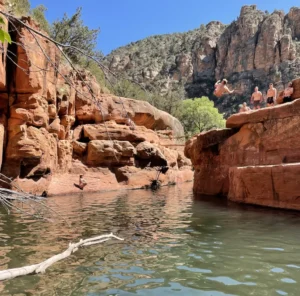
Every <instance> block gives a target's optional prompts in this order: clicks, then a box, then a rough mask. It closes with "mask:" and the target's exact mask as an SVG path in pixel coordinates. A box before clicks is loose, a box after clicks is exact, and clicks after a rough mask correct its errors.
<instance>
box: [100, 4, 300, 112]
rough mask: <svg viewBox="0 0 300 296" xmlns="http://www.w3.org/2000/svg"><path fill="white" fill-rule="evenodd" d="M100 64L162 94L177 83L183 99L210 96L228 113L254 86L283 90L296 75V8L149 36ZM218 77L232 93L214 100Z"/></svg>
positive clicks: (299, 17)
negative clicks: (184, 31)
mask: <svg viewBox="0 0 300 296" xmlns="http://www.w3.org/2000/svg"><path fill="white" fill-rule="evenodd" d="M298 40H299V41H298ZM105 63H106V64H107V65H108V66H109V68H110V69H111V70H112V71H114V72H122V73H124V74H125V75H126V76H127V77H130V78H132V79H134V80H136V81H138V82H139V83H142V84H143V85H145V86H146V87H148V88H150V89H158V90H160V92H161V93H162V94H163V93H166V92H167V91H168V90H170V89H173V88H175V87H176V89H178V85H182V86H183V87H185V89H186V92H187V96H188V97H200V96H203V95H205V96H209V97H210V98H212V99H214V100H215V102H216V105H217V106H218V107H219V109H220V111H222V112H226V113H227V114H230V113H232V112H236V111H237V109H238V105H239V104H240V103H241V102H243V101H244V100H249V97H250V95H251V93H252V91H253V89H254V87H255V86H256V85H257V86H259V87H260V88H261V89H262V90H263V91H264V92H265V91H266V90H267V86H268V84H269V82H274V84H275V86H276V87H277V88H278V89H282V88H284V85H285V84H286V83H287V82H288V81H290V80H291V79H293V78H295V77H297V76H299V75H300V8H296V7H293V8H291V9H290V11H289V13H288V14H287V15H285V14H284V12H283V11H274V12H273V13H272V14H268V13H267V12H262V11H260V10H257V8H256V6H255V5H251V6H244V7H242V9H241V13H240V16H239V18H238V19H237V20H236V21H234V22H232V23H231V24H230V25H224V24H222V23H220V22H217V21H213V22H210V23H209V24H207V25H206V26H204V25H202V26H201V27H200V28H198V29H195V30H193V31H189V32H186V33H175V34H168V35H158V36H152V37H149V38H146V39H143V40H141V41H138V42H134V43H131V44H129V45H127V46H124V47H120V48H118V49H116V50H114V51H113V52H112V53H111V54H109V55H108V56H106V58H105ZM223 77H226V78H227V79H228V80H229V83H230V87H231V88H234V89H236V94H235V95H231V96H224V97H223V98H222V99H219V100H218V99H216V98H213V96H212V92H213V85H214V82H215V81H216V80H218V79H221V78H223Z"/></svg>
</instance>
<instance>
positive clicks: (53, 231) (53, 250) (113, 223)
mask: <svg viewBox="0 0 300 296" xmlns="http://www.w3.org/2000/svg"><path fill="white" fill-rule="evenodd" d="M191 186H192V185H191V184H186V185H182V186H178V187H171V188H164V189H162V190H160V191H159V192H156V193H152V192H151V191H128V192H111V193H105V194H93V195H88V194H87V195H85V194H82V195H80V196H70V197H61V198H53V199H49V200H48V203H49V206H51V207H53V208H54V209H56V210H59V211H60V213H62V215H63V216H64V217H65V218H66V219H67V220H68V223H69V226H67V225H66V224H65V223H63V222H62V221H60V220H54V221H53V222H51V223H50V222H44V221H35V220H32V219H29V218H24V217H22V216H20V215H17V214H11V215H9V216H8V215H6V214H5V212H4V210H3V209H2V210H1V220H0V265H1V266H0V268H1V269H6V268H14V267H20V266H23V265H28V264H34V263H38V262H40V261H42V260H45V259H47V258H48V257H51V256H52V255H55V254H57V253H59V252H61V251H63V250H64V249H65V248H66V247H67V245H68V243H69V242H70V241H73V242H76V241H78V240H79V239H80V238H87V237H91V236H94V235H100V234H103V233H108V232H114V233H115V234H117V235H119V236H121V237H123V238H124V239H125V241H124V242H118V241H110V242H108V243H105V244H102V245H99V246H91V247H88V248H84V249H80V250H79V251H78V252H77V253H75V254H73V255H72V256H71V257H69V258H68V259H66V260H64V261H61V262H59V263H56V264H55V265H53V266H52V267H50V268H49V269H48V271H47V273H46V274H44V275H33V276H26V277H21V278H17V279H13V280H10V281H6V282H3V283H1V284H0V295H18V296H21V295H22V296H23V295H26V296H28V295H43V296H44V295H45V296H49V295H50V296H51V295H53V296H56V295H59V296H64V295H69V296H70V295H73V296H75V295H76V296H77V295H87V296H98V295H126V296H127V295H147V296H148V295H205V296H223V295H268V296H269V295H299V288H300V285H299V284H300V233H299V232H300V231H299V229H300V215H299V214H298V213H293V212H284V211H277V210H276V211H275V210H266V209H260V208H252V207H250V208H249V207H239V206H235V205H227V204H226V203H224V202H223V201H221V200H218V199H213V200H212V199H209V200H207V199H206V200H203V199H195V198H194V197H193V194H192V190H191Z"/></svg>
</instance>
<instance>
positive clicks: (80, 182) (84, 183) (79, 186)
mask: <svg viewBox="0 0 300 296" xmlns="http://www.w3.org/2000/svg"><path fill="white" fill-rule="evenodd" d="M86 185H87V182H86V181H85V180H84V179H83V175H80V176H79V185H78V186H76V187H78V188H79V189H81V190H83V188H84V187H85V186H86Z"/></svg>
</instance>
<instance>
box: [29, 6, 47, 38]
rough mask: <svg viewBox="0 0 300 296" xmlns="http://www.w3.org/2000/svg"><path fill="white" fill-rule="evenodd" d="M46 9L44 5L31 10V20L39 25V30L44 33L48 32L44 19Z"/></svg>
mask: <svg viewBox="0 0 300 296" xmlns="http://www.w3.org/2000/svg"><path fill="white" fill-rule="evenodd" d="M46 11H47V8H46V7H45V6H44V5H38V6H37V7H36V8H33V9H32V10H31V15H32V18H33V19H34V20H35V21H36V22H37V23H38V24H39V25H40V27H41V29H42V30H44V31H45V32H47V33H49V32H50V25H49V23H48V21H47V19H46V17H45V12H46Z"/></svg>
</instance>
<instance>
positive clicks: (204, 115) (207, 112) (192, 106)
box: [178, 97, 225, 136]
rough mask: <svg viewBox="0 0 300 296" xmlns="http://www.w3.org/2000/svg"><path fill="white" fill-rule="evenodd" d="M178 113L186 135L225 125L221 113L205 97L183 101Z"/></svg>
mask: <svg viewBox="0 0 300 296" xmlns="http://www.w3.org/2000/svg"><path fill="white" fill-rule="evenodd" d="M178 115H179V116H178V117H179V120H180V121H181V123H182V124H183V127H184V129H185V132H186V134H187V135H188V136H192V135H194V134H197V133H200V132H203V131H207V130H210V129H212V128H223V127H225V120H224V118H223V115H222V114H220V113H219V111H218V109H217V108H215V107H214V103H213V102H212V101H211V100H209V99H208V98H207V97H202V98H196V99H194V100H192V99H189V100H185V101H183V102H182V103H181V108H180V113H179V114H178Z"/></svg>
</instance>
